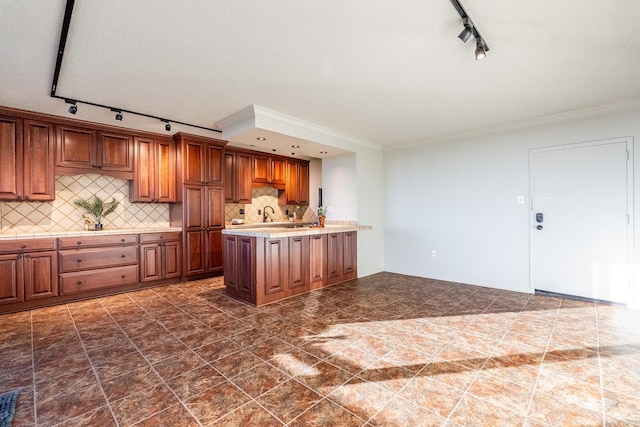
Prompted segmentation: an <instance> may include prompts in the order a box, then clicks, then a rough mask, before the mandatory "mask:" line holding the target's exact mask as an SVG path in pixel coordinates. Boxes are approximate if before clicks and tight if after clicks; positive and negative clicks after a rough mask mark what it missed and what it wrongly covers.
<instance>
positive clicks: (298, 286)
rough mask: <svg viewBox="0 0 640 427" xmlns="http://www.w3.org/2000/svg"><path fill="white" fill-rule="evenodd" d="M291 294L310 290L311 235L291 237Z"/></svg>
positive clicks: (289, 263)
mask: <svg viewBox="0 0 640 427" xmlns="http://www.w3.org/2000/svg"><path fill="white" fill-rule="evenodd" d="M288 240H289V262H288V265H289V282H288V283H289V295H294V294H298V293H301V292H306V291H308V290H309V282H308V276H309V273H308V268H309V236H295V237H289V239H288Z"/></svg>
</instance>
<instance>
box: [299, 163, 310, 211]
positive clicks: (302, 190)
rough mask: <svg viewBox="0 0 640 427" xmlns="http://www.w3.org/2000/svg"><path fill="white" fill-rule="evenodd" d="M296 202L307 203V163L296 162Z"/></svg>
mask: <svg viewBox="0 0 640 427" xmlns="http://www.w3.org/2000/svg"><path fill="white" fill-rule="evenodd" d="M298 204H300V205H308V204H309V164H308V163H306V162H304V163H299V164H298Z"/></svg>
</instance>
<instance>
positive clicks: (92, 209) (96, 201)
mask: <svg viewBox="0 0 640 427" xmlns="http://www.w3.org/2000/svg"><path fill="white" fill-rule="evenodd" d="M73 204H74V205H76V206H78V207H80V208H82V209H84V210H85V211H87V213H88V214H89V215H91V216H93V218H94V220H95V222H96V224H95V228H96V230H102V227H103V225H102V220H103V219H104V217H106V216H107V215H109V214H110V213H112V212H113V211H115V210H116V208H117V207H118V205H119V204H120V202H118V201H117V200H116V199H115V198H113V197H112V198H111V201H110V202H106V203H105V202H104V201H103V200H102V199H101V198H100V197H98V196H93V200H91V199H89V200H84V199H77V200H74V201H73Z"/></svg>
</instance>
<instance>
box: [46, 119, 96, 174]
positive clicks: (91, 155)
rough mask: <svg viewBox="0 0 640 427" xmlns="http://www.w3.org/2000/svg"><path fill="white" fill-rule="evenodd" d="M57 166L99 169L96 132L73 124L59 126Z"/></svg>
mask: <svg viewBox="0 0 640 427" xmlns="http://www.w3.org/2000/svg"><path fill="white" fill-rule="evenodd" d="M57 129H58V145H57V148H56V167H59V168H63V169H64V168H72V169H73V168H79V169H89V170H91V169H97V168H98V167H99V165H98V161H97V158H96V144H97V139H96V133H95V132H94V131H92V130H88V129H81V128H76V127H71V126H58V127H57Z"/></svg>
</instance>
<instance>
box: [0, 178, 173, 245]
mask: <svg viewBox="0 0 640 427" xmlns="http://www.w3.org/2000/svg"><path fill="white" fill-rule="evenodd" d="M94 195H97V196H99V197H100V198H101V199H103V200H105V201H110V200H111V198H112V197H113V198H115V199H116V200H117V201H119V202H120V205H119V206H118V208H117V209H116V210H115V212H113V213H112V214H110V215H109V216H107V217H106V218H105V219H104V220H103V223H104V227H105V229H114V228H127V229H136V228H137V229H141V228H161V227H169V205H168V204H166V203H131V202H129V181H127V180H124V179H118V178H112V177H110V176H106V175H98V174H85V175H56V199H55V200H54V201H51V202H0V234H3V233H7V234H21V233H39V232H54V231H78V230H83V229H84V222H83V219H82V213H83V212H84V211H83V210H82V209H80V208H79V207H77V206H75V205H74V204H73V201H74V200H76V199H78V198H82V199H89V198H92V197H93V196H94Z"/></svg>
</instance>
